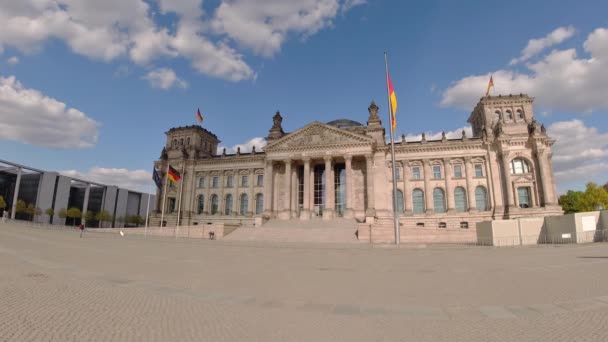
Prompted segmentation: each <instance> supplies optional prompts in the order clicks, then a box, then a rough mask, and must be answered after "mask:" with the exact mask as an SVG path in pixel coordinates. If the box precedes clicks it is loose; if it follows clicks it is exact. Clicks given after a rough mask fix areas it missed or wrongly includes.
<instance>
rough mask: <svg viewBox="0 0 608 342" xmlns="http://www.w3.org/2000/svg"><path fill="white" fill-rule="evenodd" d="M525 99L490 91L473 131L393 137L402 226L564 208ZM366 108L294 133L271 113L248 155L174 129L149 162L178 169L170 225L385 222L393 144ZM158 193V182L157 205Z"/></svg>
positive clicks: (456, 223)
mask: <svg viewBox="0 0 608 342" xmlns="http://www.w3.org/2000/svg"><path fill="white" fill-rule="evenodd" d="M532 103H533V98H531V97H529V96H527V95H524V94H520V95H509V96H486V97H483V98H481V99H480V101H479V103H478V104H477V106H476V107H475V108H474V109H473V111H472V113H471V115H470V117H469V119H468V122H469V123H470V124H471V126H472V128H473V136H472V137H467V136H466V135H465V133H464V132H463V134H462V137H459V138H457V139H448V138H447V137H446V136H445V134H444V135H443V137H442V138H441V139H440V140H433V141H431V140H426V139H425V137H424V135H423V137H422V140H421V141H414V142H405V141H403V139H402V140H401V141H400V142H398V143H396V144H395V157H396V158H395V160H396V171H397V174H396V182H397V189H398V193H399V195H398V198H397V201H396V202H397V207H398V209H397V210H398V211H399V217H400V219H399V220H400V223H401V226H402V227H403V228H405V229H404V230H405V231H407V229H408V228H411V229H440V230H441V229H445V230H464V229H470V230H472V231H474V229H475V224H476V223H477V222H480V221H485V220H492V219H509V218H518V217H531V216H547V215H558V214H561V213H562V210H561V208H560V207H559V206H558V204H557V194H556V190H555V182H554V177H553V166H552V163H551V146H552V145H553V143H554V141H553V140H552V139H551V138H550V137H549V136H547V134H546V132H545V129H544V126H542V125H539V123H538V122H537V121H536V119H535V117H534V110H533V107H532ZM368 111H369V118H368V122H367V125H362V124H360V123H357V122H355V121H352V120H336V121H332V122H328V123H321V122H312V123H310V124H308V125H307V126H305V127H303V128H301V129H298V130H296V131H294V132H290V133H285V132H284V131H283V128H282V120H283V118H282V116H281V115H280V113H279V112H277V113H276V114H275V115H274V117H273V125H272V128H271V129H270V131H269V135H268V137H267V138H266V140H267V145H266V146H265V147H264V148H263V150H261V151H260V150H259V149H258V150H255V149H254V150H253V151H252V152H248V153H241V152H240V151H237V153H235V154H226V152H225V150H224V151H223V153H222V154H221V155H217V153H216V150H217V144H218V143H219V140H218V139H217V137H216V136H215V135H213V134H212V133H211V132H208V131H207V130H205V129H203V128H201V127H199V126H190V127H181V128H172V129H171V130H169V131H168V132H167V133H166V135H167V144H166V146H165V148H164V149H163V152H162V153H161V158H160V160H158V161H156V162H155V167H156V168H157V169H158V170H159V171H161V174H162V175H163V176H164V174H165V170H166V169H167V164H171V166H172V167H173V168H175V169H176V170H178V171H179V172H180V173H181V175H182V181H181V183H180V184H178V185H177V186H173V187H168V190H167V194H166V199H165V200H164V202H165V209H166V213H165V218H166V219H165V221H167V224H168V225H171V224H172V223H176V219H177V215H176V210H177V208H178V207H181V219H180V221H181V222H180V224H183V225H190V224H198V223H199V222H200V223H203V222H210V221H222V220H223V221H226V222H233V221H238V223H242V224H248V223H251V224H252V225H253V222H254V220H255V218H258V221H261V220H260V218H262V219H263V220H293V219H299V220H310V219H319V220H332V219H334V218H337V217H343V218H354V219H357V220H358V221H359V222H365V223H367V224H369V225H372V227H374V229H377V230H382V229H384V228H383V227H385V228H386V229H392V228H391V227H392V226H391V224H389V223H390V218H391V217H392V216H393V199H392V195H391V194H392V188H393V185H392V182H393V177H392V164H391V155H390V151H391V150H390V144H387V143H386V140H387V139H386V135H385V129H384V127H383V126H382V121H381V120H380V118H379V116H378V106H376V104H375V103H373V102H372V103H371V105H370V106H369V108H368ZM403 115H405V114H403ZM326 170H327V171H326ZM327 184H331V185H332V186H326V185H327ZM180 186H183V191H182V198H181V202H182V204H181V206H180V205H179V202H180V199H177V198H176V197H177V196H178V194H179V193H180V191H179V190H180V189H179V187H180ZM164 197H165V196H163V194H162V189H161V190H159V193H158V196H157V199H158V203H157V207H158V208H161V207H162V202H163V198H164ZM176 203H177V204H176ZM155 218H156V219H157V220H158V219H159V218H160V215H156V217H155ZM157 222H159V221H157ZM387 222H388V223H387ZM402 234H403V232H402ZM473 234H474V232H473ZM380 235H381V234H380ZM389 235H390V234H389Z"/></svg>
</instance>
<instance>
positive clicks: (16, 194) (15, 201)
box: [11, 168, 22, 220]
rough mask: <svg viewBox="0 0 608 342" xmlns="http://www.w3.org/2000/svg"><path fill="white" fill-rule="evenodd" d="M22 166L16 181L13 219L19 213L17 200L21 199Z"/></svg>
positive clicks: (12, 210) (12, 209) (12, 211)
mask: <svg viewBox="0 0 608 342" xmlns="http://www.w3.org/2000/svg"><path fill="white" fill-rule="evenodd" d="M21 171H22V170H21V168H19V169H18V171H17V181H16V182H15V193H14V194H13V203H12V205H11V207H12V208H11V219H13V220H14V219H15V215H17V201H18V200H19V187H20V186H21Z"/></svg>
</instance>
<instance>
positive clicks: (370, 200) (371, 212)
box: [365, 154, 376, 217]
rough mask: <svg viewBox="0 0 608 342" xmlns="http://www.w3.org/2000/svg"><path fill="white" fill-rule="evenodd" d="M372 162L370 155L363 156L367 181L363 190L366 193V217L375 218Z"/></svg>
mask: <svg viewBox="0 0 608 342" xmlns="http://www.w3.org/2000/svg"><path fill="white" fill-rule="evenodd" d="M373 162H374V158H373V156H372V155H371V154H368V155H366V156H365V167H366V170H365V171H366V172H365V173H366V174H365V177H366V179H367V187H366V189H365V190H366V193H367V208H366V209H365V216H366V217H373V216H376V202H375V200H374V174H373V172H374V171H373Z"/></svg>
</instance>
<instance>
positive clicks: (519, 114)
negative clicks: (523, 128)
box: [517, 109, 524, 120]
mask: <svg viewBox="0 0 608 342" xmlns="http://www.w3.org/2000/svg"><path fill="white" fill-rule="evenodd" d="M517 118H518V119H520V120H523V118H524V112H522V110H521V109H518V110H517Z"/></svg>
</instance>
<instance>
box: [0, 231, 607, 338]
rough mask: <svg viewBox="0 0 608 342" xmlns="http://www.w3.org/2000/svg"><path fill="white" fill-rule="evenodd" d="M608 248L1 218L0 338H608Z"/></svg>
mask: <svg viewBox="0 0 608 342" xmlns="http://www.w3.org/2000/svg"><path fill="white" fill-rule="evenodd" d="M607 340H608V244H593V245H586V246H572V245H568V246H559V247H550V246H544V247H531V248H502V249H495V248H480V247H458V248H453V247H452V248H447V247H443V248H442V247H430V248H424V249H420V248H401V249H395V248H374V249H372V248H369V247H368V246H348V247H340V246H311V245H297V244H290V245H277V244H256V245H248V244H245V243H237V242H225V241H200V240H197V241H193V240H190V241H185V240H178V241H176V240H173V239H164V240H163V239H147V240H144V239H143V238H141V237H137V238H136V237H129V236H128V235H127V236H125V237H123V238H121V237H120V236H119V235H118V234H108V233H105V234H101V233H90V232H89V233H86V234H85V238H84V239H79V238H78V233H77V232H76V231H66V230H48V229H46V230H45V229H36V228H27V227H16V226H9V225H7V224H0V341H20V342H21V341H467V342H469V341H552V342H557V341H607Z"/></svg>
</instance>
